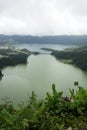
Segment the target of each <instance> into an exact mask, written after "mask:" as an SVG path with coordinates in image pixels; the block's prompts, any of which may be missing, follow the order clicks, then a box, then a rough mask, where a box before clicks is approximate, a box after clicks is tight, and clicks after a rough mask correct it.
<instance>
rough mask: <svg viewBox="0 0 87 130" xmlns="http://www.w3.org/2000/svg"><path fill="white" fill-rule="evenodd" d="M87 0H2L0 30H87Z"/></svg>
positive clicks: (35, 32)
mask: <svg viewBox="0 0 87 130" xmlns="http://www.w3.org/2000/svg"><path fill="white" fill-rule="evenodd" d="M86 5H87V1H86V0H8V1H7V0H0V34H29V35H30V34H31V35H58V34H61V35H62V34H87V26H86V24H87V8H86Z"/></svg>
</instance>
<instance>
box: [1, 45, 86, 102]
mask: <svg viewBox="0 0 87 130" xmlns="http://www.w3.org/2000/svg"><path fill="white" fill-rule="evenodd" d="M22 47H23V46H22ZM22 47H21V48H22ZM19 48H20V47H19ZM24 48H26V46H25V47H24ZM27 48H29V46H27ZM39 48H40V46H38V45H37V46H36V51H37V50H39ZM51 48H52V46H51ZM53 48H54V49H55V48H56V49H57V48H58V45H56V46H54V47H53ZM64 48H65V47H64V46H59V50H60V49H64ZM32 50H35V46H34V48H33V47H32ZM3 74H4V77H3V78H2V80H1V81H0V102H1V98H2V97H4V96H7V97H10V98H11V99H12V101H13V102H15V103H16V104H18V103H19V102H20V101H24V102H27V100H28V97H29V96H30V95H31V92H32V91H35V93H36V94H37V95H38V98H43V97H44V96H45V95H46V92H47V91H48V92H52V91H51V85H52V83H55V84H56V89H57V90H58V91H64V95H66V94H69V92H68V88H75V87H74V86H73V82H74V81H79V83H80V86H84V87H86V86H87V72H84V71H82V70H80V69H79V68H77V67H75V66H73V65H68V64H63V63H61V62H60V61H58V60H56V59H55V58H54V57H53V56H51V55H49V54H41V55H37V56H35V55H31V56H29V57H28V64H26V65H17V66H15V67H7V68H5V69H3ZM75 89H76V88H75Z"/></svg>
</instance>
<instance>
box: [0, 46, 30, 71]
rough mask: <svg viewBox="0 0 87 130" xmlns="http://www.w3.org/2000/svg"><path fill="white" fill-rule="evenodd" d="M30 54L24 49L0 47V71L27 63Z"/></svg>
mask: <svg viewBox="0 0 87 130" xmlns="http://www.w3.org/2000/svg"><path fill="white" fill-rule="evenodd" d="M29 55H30V52H29V51H28V50H27V49H26V50H25V49H24V50H23V49H22V50H20V49H15V48H13V47H11V48H9V47H7V46H6V47H4V46H3V47H2V48H1V49H0V69H2V68H4V67H7V66H11V65H17V64H24V63H27V58H28V56H29Z"/></svg>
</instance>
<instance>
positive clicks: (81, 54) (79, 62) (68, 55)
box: [51, 46, 87, 71]
mask: <svg viewBox="0 0 87 130" xmlns="http://www.w3.org/2000/svg"><path fill="white" fill-rule="evenodd" d="M51 55H53V56H55V57H56V59H59V60H61V61H63V62H64V63H70V64H74V65H76V66H77V67H79V68H81V69H82V70H86V71H87V46H84V47H77V48H71V49H66V50H64V51H57V50H54V51H53V52H52V53H51Z"/></svg>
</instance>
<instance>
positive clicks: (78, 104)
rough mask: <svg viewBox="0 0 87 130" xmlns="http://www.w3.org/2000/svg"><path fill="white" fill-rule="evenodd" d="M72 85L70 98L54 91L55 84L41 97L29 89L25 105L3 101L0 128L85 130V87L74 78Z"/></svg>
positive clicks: (86, 120) (8, 129)
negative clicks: (16, 105) (50, 91)
mask: <svg viewBox="0 0 87 130" xmlns="http://www.w3.org/2000/svg"><path fill="white" fill-rule="evenodd" d="M74 85H75V86H76V87H77V90H76V91H74V89H69V91H70V97H63V92H57V91H56V89H55V84H53V85H52V91H53V94H49V93H47V95H46V98H45V99H44V100H37V96H36V95H35V93H34V92H32V95H31V97H29V102H28V104H27V105H26V106H24V107H23V106H21V107H19V108H17V109H16V108H14V106H13V104H12V102H10V101H9V100H6V101H5V103H3V104H2V105H0V130H67V129H68V128H69V127H71V128H72V130H87V100H86V99H87V90H86V89H84V88H82V87H80V86H79V83H78V82H77V81H75V82H74Z"/></svg>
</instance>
